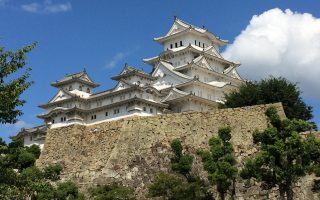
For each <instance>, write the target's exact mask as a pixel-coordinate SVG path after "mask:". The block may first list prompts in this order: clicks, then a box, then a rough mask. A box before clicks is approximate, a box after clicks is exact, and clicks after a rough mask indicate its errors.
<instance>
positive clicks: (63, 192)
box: [55, 181, 84, 200]
mask: <svg viewBox="0 0 320 200" xmlns="http://www.w3.org/2000/svg"><path fill="white" fill-rule="evenodd" d="M55 193H56V199H57V200H84V196H83V195H82V194H81V193H80V192H79V190H78V187H77V185H76V184H75V183H73V182H71V181H66V182H63V183H59V184H58V186H57V189H56V192H55Z"/></svg>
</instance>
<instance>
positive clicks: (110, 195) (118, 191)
mask: <svg viewBox="0 0 320 200" xmlns="http://www.w3.org/2000/svg"><path fill="white" fill-rule="evenodd" d="M90 193H91V197H93V198H94V199H95V200H124V199H125V200H135V199H136V198H135V195H134V191H133V189H131V188H129V187H125V186H122V185H120V184H117V183H113V184H110V185H103V186H98V187H96V188H94V189H91V192H90Z"/></svg>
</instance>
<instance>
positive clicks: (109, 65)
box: [105, 46, 139, 69]
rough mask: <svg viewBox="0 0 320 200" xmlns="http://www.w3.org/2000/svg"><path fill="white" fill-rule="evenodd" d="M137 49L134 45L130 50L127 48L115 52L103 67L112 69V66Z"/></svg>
mask: <svg viewBox="0 0 320 200" xmlns="http://www.w3.org/2000/svg"><path fill="white" fill-rule="evenodd" d="M138 50H139V47H138V46H137V47H135V48H133V49H131V50H128V51H124V52H118V53H116V54H115V55H114V56H113V57H112V58H111V59H110V60H109V61H108V62H107V63H106V65H105V67H106V68H107V69H112V68H114V67H116V65H117V64H118V63H119V62H120V61H122V60H124V59H125V58H126V57H128V56H130V55H131V54H133V53H134V52H136V51H138Z"/></svg>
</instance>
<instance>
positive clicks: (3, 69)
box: [0, 43, 36, 123]
mask: <svg viewBox="0 0 320 200" xmlns="http://www.w3.org/2000/svg"><path fill="white" fill-rule="evenodd" d="M35 46H36V43H34V44H32V45H29V46H26V47H23V48H22V49H19V50H17V51H15V52H13V51H5V50H4V48H3V47H0V102H1V104H0V123H15V122H16V121H17V117H18V116H21V115H22V111H21V110H19V109H18V108H17V107H19V106H22V105H23V104H24V103H25V100H23V99H20V95H21V94H22V93H23V92H24V91H25V90H26V89H27V88H28V87H30V85H31V84H32V82H28V78H29V75H30V74H29V72H30V71H31V69H30V68H27V69H25V71H24V73H22V75H20V76H19V74H21V72H19V70H21V69H23V68H24V67H25V65H26V64H27V62H26V54H27V53H29V52H30V51H31V50H32V49H33V48H34V47H35ZM16 73H18V74H16ZM17 76H18V77H17ZM14 77H17V78H14Z"/></svg>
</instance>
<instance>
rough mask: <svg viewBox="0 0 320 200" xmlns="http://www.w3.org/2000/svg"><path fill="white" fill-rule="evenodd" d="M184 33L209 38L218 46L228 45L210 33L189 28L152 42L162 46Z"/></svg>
mask: <svg viewBox="0 0 320 200" xmlns="http://www.w3.org/2000/svg"><path fill="white" fill-rule="evenodd" d="M186 33H193V34H196V35H200V36H206V37H207V38H209V39H210V40H211V41H213V42H215V43H216V44H218V45H219V46H223V45H226V44H228V41H226V40H221V39H219V38H218V37H216V36H215V35H214V34H212V33H210V32H209V31H207V30H206V31H205V32H200V31H198V30H197V29H196V28H195V27H191V26H190V27H189V28H186V29H185V30H182V31H180V32H177V33H174V34H172V35H165V36H162V37H157V38H154V39H153V40H154V41H156V42H158V43H160V44H163V43H164V42H165V41H167V40H170V39H174V38H176V37H179V36H181V35H184V34H186Z"/></svg>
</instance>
